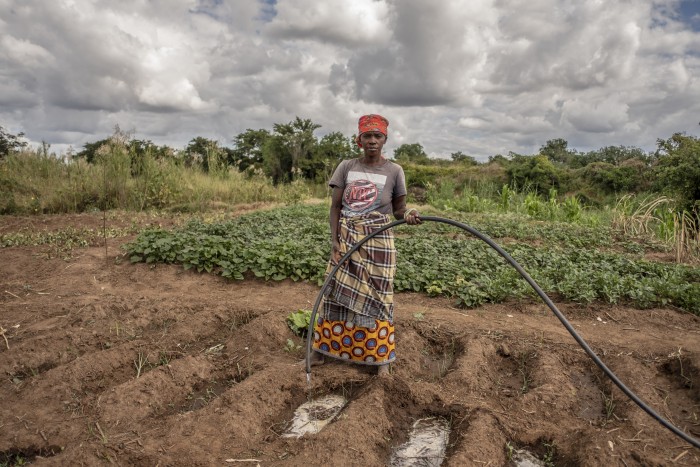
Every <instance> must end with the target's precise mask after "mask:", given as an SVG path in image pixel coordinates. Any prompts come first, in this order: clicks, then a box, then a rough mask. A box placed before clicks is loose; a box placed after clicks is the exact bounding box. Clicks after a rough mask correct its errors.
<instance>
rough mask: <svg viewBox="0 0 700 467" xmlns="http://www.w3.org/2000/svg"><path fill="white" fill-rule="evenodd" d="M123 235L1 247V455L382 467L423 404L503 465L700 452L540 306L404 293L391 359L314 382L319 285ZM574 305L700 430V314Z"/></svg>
mask: <svg viewBox="0 0 700 467" xmlns="http://www.w3.org/2000/svg"><path fill="white" fill-rule="evenodd" d="M8 223H9V221H8ZM8 223H6V224H5V226H4V230H3V231H7V230H8V229H11V228H12V227H14V225H13V226H12V227H9V226H8ZM54 223H55V222H54ZM118 246H119V241H117V240H112V241H111V242H110V244H109V249H108V252H107V257H105V249H104V248H103V247H89V248H82V249H79V250H75V251H74V255H73V257H72V258H71V259H70V260H68V261H64V260H61V259H47V258H46V255H45V254H43V250H42V247H31V248H30V247H13V248H5V249H2V250H0V262H1V263H2V264H3V266H2V269H1V270H0V308H1V309H2V312H1V314H0V326H2V327H3V328H4V329H5V336H6V337H7V346H5V341H4V340H3V339H0V375H2V379H1V380H0V400H2V401H3V402H2V404H0V427H1V429H0V463H3V462H4V463H6V464H10V465H12V464H16V463H20V462H21V461H30V462H32V463H36V464H39V465H42V464H55V465H95V464H100V463H105V464H106V463H116V464H118V465H144V466H145V465H149V466H151V465H221V464H226V463H227V462H226V461H227V460H238V461H241V460H248V461H249V462H236V463H235V464H234V465H255V464H257V463H259V464H260V465H358V464H364V465H384V464H387V463H388V462H389V459H390V458H391V455H392V452H393V450H395V449H396V448H397V447H398V446H400V445H402V443H404V442H405V441H406V440H407V439H408V436H409V432H410V431H411V427H412V426H413V424H414V422H415V421H416V420H418V419H420V418H423V417H440V418H442V419H446V420H447V421H448V422H449V426H450V435H449V443H448V447H447V457H446V460H445V462H444V464H443V465H455V466H457V465H459V466H461V465H507V464H508V461H509V456H510V455H512V453H513V452H514V450H515V449H526V450H528V451H529V452H531V453H533V454H535V455H536V456H537V457H538V458H539V459H541V460H544V461H547V462H550V465H627V466H631V465H667V464H669V463H671V462H673V461H675V462H676V463H677V464H678V465H699V464H700V452H699V451H698V450H697V449H693V448H692V447H690V446H689V445H687V443H685V442H683V441H682V440H680V439H679V438H677V437H675V436H674V435H673V434H672V433H670V432H669V431H668V430H666V429H665V428H663V427H662V426H660V425H659V424H658V423H656V422H655V421H654V420H652V419H651V418H649V417H648V415H646V414H645V413H644V412H642V410H641V409H639V408H638V407H637V406H636V405H634V404H633V403H632V402H630V401H629V400H628V399H627V398H626V397H625V396H624V395H623V394H622V393H621V392H620V391H619V390H618V389H617V388H616V387H614V386H613V385H612V384H611V383H610V382H609V381H608V380H607V379H606V378H605V377H604V376H603V374H602V373H601V372H600V370H598V369H597V367H595V365H593V363H592V362H591V361H590V360H589V358H588V357H587V356H586V355H585V353H584V352H583V351H582V350H581V349H580V347H579V346H578V345H577V344H576V343H575V341H574V340H573V338H572V337H571V336H570V335H569V334H568V333H567V331H566V330H565V329H564V328H563V327H562V326H561V324H560V323H559V321H558V320H557V319H556V318H555V317H554V316H552V314H551V312H550V311H549V309H548V308H546V307H545V306H544V305H543V304H539V303H508V304H500V305H489V306H484V307H480V308H478V309H474V310H458V309H455V308H453V307H452V304H451V303H450V301H449V300H445V299H431V298H428V297H425V296H422V295H414V294H398V295H397V297H396V303H397V312H396V327H397V336H398V338H397V340H398V348H397V350H398V356H399V359H398V363H397V364H396V365H394V366H393V368H392V374H391V375H390V376H389V377H388V378H380V377H377V376H375V375H374V374H373V370H371V369H369V368H367V369H365V368H362V367H356V366H350V365H345V364H342V363H339V362H338V363H336V362H333V363H328V364H326V365H323V366H320V367H314V371H313V373H312V378H311V383H310V385H307V383H306V376H305V372H304V369H303V367H302V366H300V365H299V364H298V362H299V361H300V360H301V359H302V358H303V357H304V348H303V341H301V340H300V339H298V338H296V337H295V336H294V335H293V334H292V332H291V330H289V328H288V327H287V325H286V322H285V319H286V316H287V315H288V314H289V313H290V312H292V311H296V310H298V309H300V308H307V309H309V308H311V307H312V305H313V302H314V300H315V298H316V295H317V293H318V287H316V286H315V285H310V284H304V283H292V282H281V283H263V282H257V281H246V282H229V281H226V280H224V279H222V278H220V277H216V276H213V275H200V274H196V273H192V272H186V271H184V270H182V269H181V268H180V267H177V266H163V265H158V266H149V265H145V264H137V265H131V264H128V262H126V261H121V262H120V261H115V258H117V257H119V255H120V251H119V249H118ZM561 309H562V311H563V312H564V313H565V314H566V315H567V316H568V317H569V318H570V320H571V321H572V323H573V325H574V327H575V328H576V329H577V330H578V331H579V332H580V334H581V335H582V336H583V337H584V339H586V340H587V341H588V343H589V344H590V345H591V347H592V348H593V349H594V350H595V351H596V352H597V353H598V354H599V355H600V356H601V358H602V359H603V360H604V361H605V363H606V364H607V365H608V366H609V367H610V368H611V369H612V370H613V371H614V372H615V373H616V374H617V375H618V376H619V377H620V378H621V379H622V380H623V381H624V382H625V383H626V384H627V385H628V386H629V387H630V388H631V389H632V390H633V391H635V392H636V393H637V394H638V395H639V396H640V397H641V398H642V399H643V400H644V401H646V402H647V403H649V404H650V405H651V406H652V407H654V408H655V410H656V411H657V412H659V413H660V414H662V415H663V416H665V417H666V418H667V419H668V420H670V421H672V422H673V423H674V424H675V425H677V426H679V427H680V428H681V429H683V430H685V431H686V432H688V433H691V434H692V435H693V436H695V437H698V436H700V420H699V419H698V416H699V415H700V391H699V390H698V387H700V339H699V338H698V336H699V335H700V319H698V318H697V317H696V316H693V315H690V314H686V313H680V312H677V311H674V310H670V309H652V310H635V309H630V308H624V307H612V306H604V305H594V306H590V307H579V306H577V305H572V304H567V305H562V306H561ZM7 347H9V349H8V348H7ZM329 394H339V395H342V396H343V397H345V399H346V400H347V401H348V402H347V405H346V406H345V407H344V408H343V410H342V411H341V412H340V414H339V415H338V416H337V417H336V418H335V420H334V421H333V422H332V423H331V424H329V425H328V426H327V427H326V428H325V429H323V430H322V431H321V432H319V433H318V434H316V435H306V436H303V437H301V438H299V439H297V438H290V437H285V436H283V434H284V432H285V430H286V429H287V428H288V427H289V425H290V422H291V420H292V418H293V414H294V411H295V409H296V408H297V407H298V406H299V405H301V404H302V403H304V402H306V401H307V400H310V399H314V398H319V397H322V396H325V395H329ZM256 461H257V462H256Z"/></svg>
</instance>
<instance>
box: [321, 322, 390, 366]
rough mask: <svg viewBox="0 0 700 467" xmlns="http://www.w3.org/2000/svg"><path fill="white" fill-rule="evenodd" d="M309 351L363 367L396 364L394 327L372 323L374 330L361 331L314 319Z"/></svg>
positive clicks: (337, 323)
mask: <svg viewBox="0 0 700 467" xmlns="http://www.w3.org/2000/svg"><path fill="white" fill-rule="evenodd" d="M312 347H313V349H314V350H316V351H318V352H320V353H322V354H324V355H328V356H330V357H334V358H339V359H342V360H347V361H350V362H353V363H360V364H363V365H386V364H387V363H391V362H393V361H394V360H396V342H395V336H394V325H393V324H391V323H390V322H389V321H380V320H375V321H374V326H372V327H370V328H361V327H357V326H355V325H354V324H353V323H349V322H345V321H329V320H326V319H323V318H318V319H317V320H316V324H315V325H314V342H313V345H312Z"/></svg>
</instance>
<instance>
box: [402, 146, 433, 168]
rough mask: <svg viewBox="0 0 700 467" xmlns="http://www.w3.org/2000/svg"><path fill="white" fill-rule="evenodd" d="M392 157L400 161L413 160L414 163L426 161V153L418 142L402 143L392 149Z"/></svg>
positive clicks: (424, 162)
mask: <svg viewBox="0 0 700 467" xmlns="http://www.w3.org/2000/svg"><path fill="white" fill-rule="evenodd" d="M394 159H396V160H397V161H400V162H413V163H415V164H426V163H428V155H427V154H426V153H425V151H424V150H423V146H422V145H421V144H420V143H413V144H402V145H401V146H399V147H398V148H396V149H394Z"/></svg>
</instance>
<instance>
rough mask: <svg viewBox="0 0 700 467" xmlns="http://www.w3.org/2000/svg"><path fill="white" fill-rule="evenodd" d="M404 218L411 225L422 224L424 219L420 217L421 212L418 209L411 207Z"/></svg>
mask: <svg viewBox="0 0 700 467" xmlns="http://www.w3.org/2000/svg"><path fill="white" fill-rule="evenodd" d="M403 218H404V220H405V221H406V223H407V224H409V225H418V224H422V223H423V221H422V220H421V219H420V214H419V213H418V210H417V209H409V210H408V211H406V213H405V214H404V216H403Z"/></svg>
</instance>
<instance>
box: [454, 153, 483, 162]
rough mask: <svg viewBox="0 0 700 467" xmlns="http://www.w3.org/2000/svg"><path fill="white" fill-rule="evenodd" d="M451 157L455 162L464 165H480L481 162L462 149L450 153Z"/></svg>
mask: <svg viewBox="0 0 700 467" xmlns="http://www.w3.org/2000/svg"><path fill="white" fill-rule="evenodd" d="M450 158H451V159H452V161H453V162H458V163H460V164H463V165H478V164H479V162H477V160H476V159H475V158H473V157H472V156H467V155H466V154H464V153H463V152H462V151H457V152H453V153H452V154H450Z"/></svg>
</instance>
